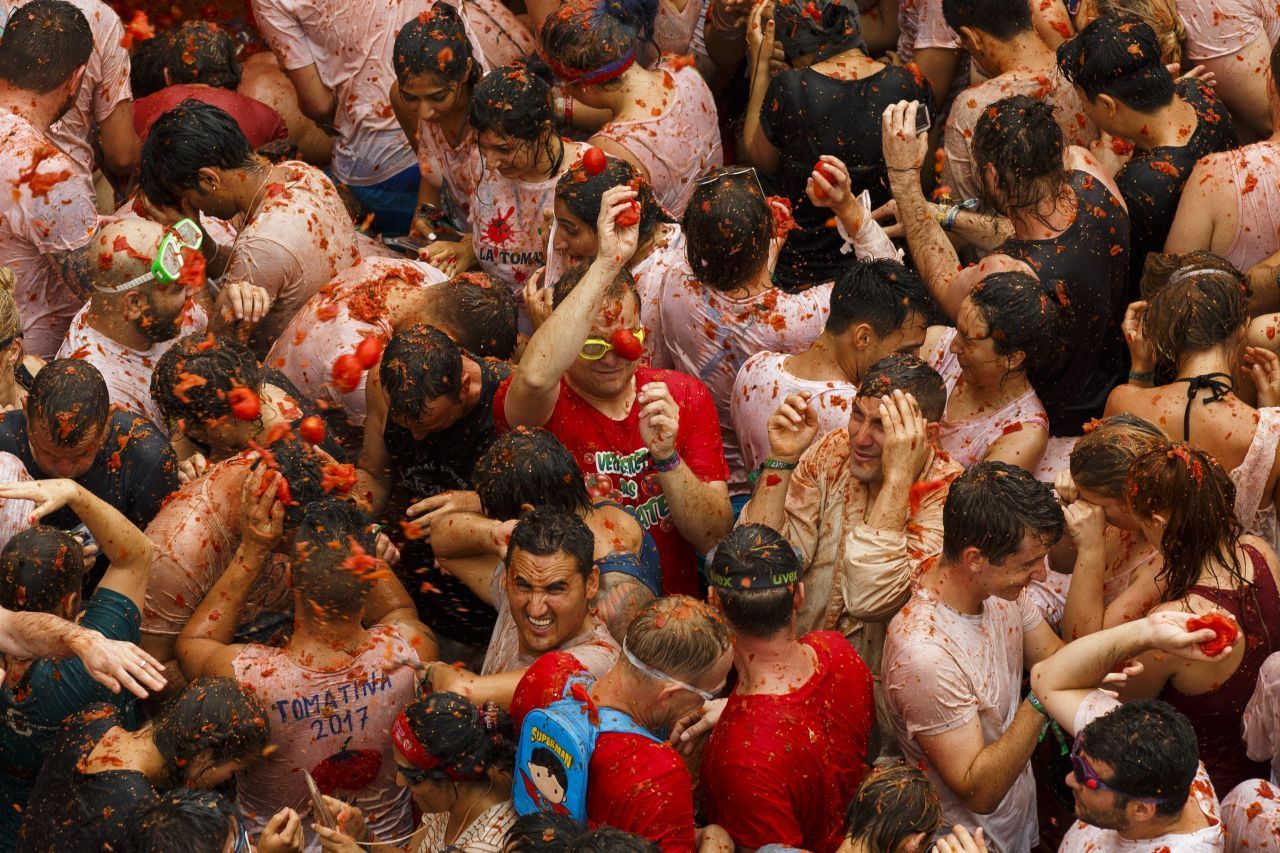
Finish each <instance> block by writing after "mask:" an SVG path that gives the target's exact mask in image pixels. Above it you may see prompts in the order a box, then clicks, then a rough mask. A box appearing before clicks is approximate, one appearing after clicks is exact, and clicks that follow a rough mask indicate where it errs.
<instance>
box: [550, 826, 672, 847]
mask: <svg viewBox="0 0 1280 853" xmlns="http://www.w3.org/2000/svg"><path fill="white" fill-rule="evenodd" d="M568 850H569V853H661V851H662V848H661V847H659V846H658V842H656V841H650V840H649V839H648V838H645V837H644V836H643V835H637V834H635V833H634V832H626V831H624V830H621V829H615V828H614V827H612V826H600V827H597V828H595V829H592V830H589V831H587V832H584V833H583V834H582V835H579V836H578V837H577V838H575V839H574V840H573V842H572V843H571V844H570V845H569V847H568Z"/></svg>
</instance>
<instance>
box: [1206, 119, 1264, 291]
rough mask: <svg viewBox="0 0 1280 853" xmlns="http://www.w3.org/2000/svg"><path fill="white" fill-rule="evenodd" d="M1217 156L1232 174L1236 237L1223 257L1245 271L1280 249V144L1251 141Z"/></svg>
mask: <svg viewBox="0 0 1280 853" xmlns="http://www.w3.org/2000/svg"><path fill="white" fill-rule="evenodd" d="M1219 157H1220V158H1223V159H1225V160H1226V162H1227V164H1228V165H1229V167H1230V169H1231V172H1232V174H1233V175H1234V176H1235V189H1236V237H1235V240H1233V241H1232V243H1231V248H1230V249H1228V250H1227V252H1226V254H1225V255H1224V257H1225V258H1226V259H1227V260H1228V261H1230V262H1231V264H1232V266H1234V267H1235V268H1236V269H1238V270H1247V269H1249V267H1251V266H1253V265H1254V264H1256V263H1257V262H1258V261H1262V260H1266V259H1267V258H1269V257H1271V256H1272V255H1274V254H1275V253H1276V250H1277V249H1280V147H1277V145H1276V144H1275V143H1274V142H1266V141H1264V142H1255V143H1254V144H1252V145H1246V146H1244V147H1243V148H1240V149H1237V150H1235V151H1226V152H1223V153H1222V154H1218V155H1216V156H1215V160H1216V159H1217V158H1219ZM1201 162H1204V161H1203V160H1202V161H1201Z"/></svg>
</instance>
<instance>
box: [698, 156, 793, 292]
mask: <svg viewBox="0 0 1280 853" xmlns="http://www.w3.org/2000/svg"><path fill="white" fill-rule="evenodd" d="M708 177H711V178H714V180H710V181H707V182H705V183H699V184H697V185H696V186H695V187H694V188H693V195H691V196H690V197H689V206H688V207H686V208H685V211H684V222H683V223H682V226H681V227H682V228H683V229H684V237H685V254H686V255H687V256H688V258H689V266H690V267H691V268H692V269H693V274H694V276H695V277H696V278H697V279H698V281H699V282H701V283H702V284H704V285H706V286H707V287H710V288H712V289H714V290H719V291H721V292H728V291H732V290H737V289H738V288H740V287H743V286H744V285H746V284H747V283H748V282H750V281H751V280H752V279H753V278H755V277H756V276H758V275H759V274H760V271H761V270H762V269H764V267H765V264H766V263H768V260H769V240H770V239H771V238H772V237H773V212H772V211H770V210H769V202H768V201H767V200H766V199H765V197H764V195H763V194H762V193H761V191H760V184H759V183H758V182H757V181H755V180H753V179H752V177H751V175H750V174H748V173H745V172H743V173H739V174H734V173H732V172H730V171H729V170H728V169H720V170H717V171H715V172H712V173H711V174H710V175H709V176H708Z"/></svg>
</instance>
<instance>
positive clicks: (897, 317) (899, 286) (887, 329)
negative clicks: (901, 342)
mask: <svg viewBox="0 0 1280 853" xmlns="http://www.w3.org/2000/svg"><path fill="white" fill-rule="evenodd" d="M937 310H938V309H937V305H935V304H934V301H933V299H932V298H931V297H930V296H929V291H928V290H927V289H926V288H925V286H924V281H922V280H921V278H920V276H919V275H917V274H916V271H915V270H913V269H911V268H910V267H908V266H904V265H903V264H902V263H900V262H898V261H895V260H890V259H888V258H878V259H874V260H860V261H854V262H853V263H851V264H849V265H848V266H847V267H845V268H844V269H842V270H841V271H840V273H839V274H838V275H837V276H836V283H835V287H834V288H832V290H831V313H830V315H828V316H827V325H826V329H825V331H828V332H830V333H831V334H833V335H839V334H841V333H843V332H844V331H846V330H847V329H849V328H850V327H852V326H854V325H856V324H858V323H866V324H867V325H869V326H870V327H871V328H872V329H873V330H874V331H875V333H876V334H877V335H879V336H880V337H884V336H885V335H890V334H892V333H894V332H896V331H897V330H898V329H900V328H902V324H903V323H905V322H906V321H907V317H909V316H910V315H911V314H919V315H920V316H921V317H922V318H923V319H924V320H925V321H926V322H928V321H929V320H930V319H931V318H932V317H934V315H935V314H937Z"/></svg>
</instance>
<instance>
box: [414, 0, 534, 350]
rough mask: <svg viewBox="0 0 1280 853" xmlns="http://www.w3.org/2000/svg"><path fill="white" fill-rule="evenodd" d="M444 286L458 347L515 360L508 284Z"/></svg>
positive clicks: (444, 310)
mask: <svg viewBox="0 0 1280 853" xmlns="http://www.w3.org/2000/svg"><path fill="white" fill-rule="evenodd" d="M438 5H439V6H444V5H445V4H443V3H440V4H438ZM446 8H447V7H446ZM440 286H441V287H443V288H445V289H444V290H442V291H440V292H441V293H442V294H443V295H444V296H445V298H444V299H441V300H439V301H438V302H437V303H436V304H435V306H434V308H435V310H436V311H437V312H438V313H439V315H440V321H441V322H442V323H444V324H445V325H447V326H448V327H449V330H450V331H451V332H453V334H454V335H455V336H456V338H455V340H457V342H458V346H460V347H462V349H464V350H466V351H467V352H469V353H472V354H473V355H478V356H480V357H481V358H500V359H504V360H505V359H509V358H511V356H512V355H513V354H514V353H515V350H516V338H517V334H518V330H517V327H516V326H517V318H518V315H519V310H520V309H519V306H518V305H517V304H516V295H515V293H514V292H513V291H512V290H511V288H510V287H508V286H507V284H506V282H503V281H498V280H497V279H494V278H493V277H491V276H489V275H488V274H486V273H482V272H464V273H460V274H459V275H456V276H454V277H453V278H452V279H450V280H449V281H447V282H445V283H444V284H443V285H440Z"/></svg>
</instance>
